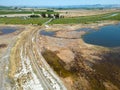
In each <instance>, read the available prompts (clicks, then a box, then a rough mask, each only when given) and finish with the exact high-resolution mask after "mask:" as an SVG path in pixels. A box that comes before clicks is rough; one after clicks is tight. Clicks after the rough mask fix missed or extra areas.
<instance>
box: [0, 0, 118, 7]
mask: <svg viewBox="0 0 120 90" xmlns="http://www.w3.org/2000/svg"><path fill="white" fill-rule="evenodd" d="M93 4H120V0H0V5H5V6H64V5H93Z"/></svg>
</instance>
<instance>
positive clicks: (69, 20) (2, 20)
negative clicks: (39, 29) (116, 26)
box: [0, 11, 120, 25]
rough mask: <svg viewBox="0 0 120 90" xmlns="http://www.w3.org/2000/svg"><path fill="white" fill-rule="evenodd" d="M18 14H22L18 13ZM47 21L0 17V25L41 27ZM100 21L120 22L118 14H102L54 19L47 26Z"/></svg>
mask: <svg viewBox="0 0 120 90" xmlns="http://www.w3.org/2000/svg"><path fill="white" fill-rule="evenodd" d="M0 13H1V12H0ZM4 13H5V12H4ZM14 13H15V14H16V12H14ZM18 13H23V12H18ZM25 13H26V14H28V13H31V12H28V11H27V12H24V14H25ZM36 13H38V12H36ZM6 14H7V13H6ZM9 14H10V13H9ZM11 14H13V12H11ZM47 20H49V18H24V17H0V24H38V25H42V24H43V23H44V22H46V21H47ZM102 20H118V21H119V20H120V12H115V13H108V14H102V15H92V16H81V17H73V18H59V19H54V20H53V21H52V22H50V23H49V24H79V23H83V24H88V23H96V22H99V21H102Z"/></svg>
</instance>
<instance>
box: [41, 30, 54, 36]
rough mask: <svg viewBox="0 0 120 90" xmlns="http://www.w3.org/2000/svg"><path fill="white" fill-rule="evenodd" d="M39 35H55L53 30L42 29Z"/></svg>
mask: <svg viewBox="0 0 120 90" xmlns="http://www.w3.org/2000/svg"><path fill="white" fill-rule="evenodd" d="M40 35H44V36H54V35H55V32H53V31H45V30H42V31H40Z"/></svg>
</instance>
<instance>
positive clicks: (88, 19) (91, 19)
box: [50, 12, 120, 24]
mask: <svg viewBox="0 0 120 90" xmlns="http://www.w3.org/2000/svg"><path fill="white" fill-rule="evenodd" d="M102 20H120V12H116V13H108V14H102V15H92V16H81V17H74V18H60V19H54V20H53V21H52V22H51V23H50V24H78V23H84V24H88V23H95V22H98V21H102Z"/></svg>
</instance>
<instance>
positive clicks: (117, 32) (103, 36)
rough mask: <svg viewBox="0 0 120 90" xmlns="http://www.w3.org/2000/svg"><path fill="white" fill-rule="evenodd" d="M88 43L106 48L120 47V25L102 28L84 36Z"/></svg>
mask: <svg viewBox="0 0 120 90" xmlns="http://www.w3.org/2000/svg"><path fill="white" fill-rule="evenodd" d="M83 40H84V41H85V42H86V43H89V44H94V45H100V46H104V47H119V46H120V24H116V25H108V26H103V27H100V28H99V30H93V31H91V32H89V33H87V34H85V35H84V36H83Z"/></svg>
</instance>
